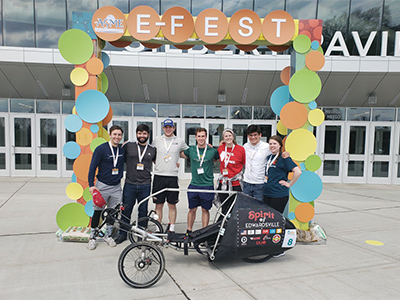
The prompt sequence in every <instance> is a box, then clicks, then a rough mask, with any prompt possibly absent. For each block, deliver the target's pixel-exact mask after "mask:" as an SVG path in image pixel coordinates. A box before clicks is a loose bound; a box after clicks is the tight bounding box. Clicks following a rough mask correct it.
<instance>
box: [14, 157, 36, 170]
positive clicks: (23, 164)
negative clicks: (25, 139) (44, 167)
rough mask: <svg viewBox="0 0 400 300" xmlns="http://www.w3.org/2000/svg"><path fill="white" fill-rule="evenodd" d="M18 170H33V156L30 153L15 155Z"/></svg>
mask: <svg viewBox="0 0 400 300" xmlns="http://www.w3.org/2000/svg"><path fill="white" fill-rule="evenodd" d="M15 169H16V170H32V155H31V154H29V153H16V154H15Z"/></svg>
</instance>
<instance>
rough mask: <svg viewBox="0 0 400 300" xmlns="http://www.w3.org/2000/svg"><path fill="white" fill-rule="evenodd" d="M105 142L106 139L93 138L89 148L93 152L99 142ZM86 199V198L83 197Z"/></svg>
mask: <svg viewBox="0 0 400 300" xmlns="http://www.w3.org/2000/svg"><path fill="white" fill-rule="evenodd" d="M104 143H107V141H106V140H105V139H103V138H100V137H98V138H95V139H93V140H92V141H91V142H90V150H91V151H92V152H94V150H95V149H96V148H97V146H100V145H101V144H104ZM85 200H86V199H85Z"/></svg>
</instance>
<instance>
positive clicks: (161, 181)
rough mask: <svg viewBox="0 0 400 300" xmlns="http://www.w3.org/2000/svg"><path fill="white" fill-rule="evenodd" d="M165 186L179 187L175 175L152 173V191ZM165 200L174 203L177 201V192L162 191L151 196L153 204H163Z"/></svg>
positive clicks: (154, 191)
mask: <svg viewBox="0 0 400 300" xmlns="http://www.w3.org/2000/svg"><path fill="white" fill-rule="evenodd" d="M165 188H176V189H177V188H179V185H178V177H177V176H159V175H154V179H153V193H156V192H158V191H161V190H162V189H165ZM165 200H166V201H167V202H168V203H169V204H176V203H178V202H179V192H162V193H161V194H158V195H157V196H155V197H153V202H154V203H155V204H163V203H165Z"/></svg>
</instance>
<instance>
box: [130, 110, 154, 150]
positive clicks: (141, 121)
mask: <svg viewBox="0 0 400 300" xmlns="http://www.w3.org/2000/svg"><path fill="white" fill-rule="evenodd" d="M140 124H146V125H147V126H149V128H150V137H149V143H150V144H151V143H153V140H154V138H155V137H156V135H157V122H156V118H137V117H135V126H134V128H133V130H132V140H135V141H136V127H137V126H138V125H140Z"/></svg>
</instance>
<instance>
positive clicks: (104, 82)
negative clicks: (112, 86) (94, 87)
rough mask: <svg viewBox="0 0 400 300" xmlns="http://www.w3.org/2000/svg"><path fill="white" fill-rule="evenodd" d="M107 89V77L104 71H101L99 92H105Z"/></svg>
mask: <svg viewBox="0 0 400 300" xmlns="http://www.w3.org/2000/svg"><path fill="white" fill-rule="evenodd" d="M107 91H108V78H107V75H106V73H104V72H103V73H101V92H102V93H103V94H105V93H107Z"/></svg>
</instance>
